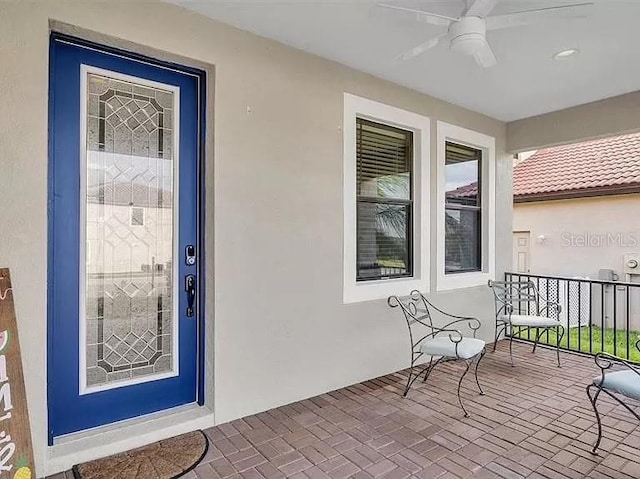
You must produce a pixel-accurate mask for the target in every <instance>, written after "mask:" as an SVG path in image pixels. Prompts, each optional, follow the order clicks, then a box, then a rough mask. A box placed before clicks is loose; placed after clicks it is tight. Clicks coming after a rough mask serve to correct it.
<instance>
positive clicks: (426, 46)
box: [398, 33, 449, 61]
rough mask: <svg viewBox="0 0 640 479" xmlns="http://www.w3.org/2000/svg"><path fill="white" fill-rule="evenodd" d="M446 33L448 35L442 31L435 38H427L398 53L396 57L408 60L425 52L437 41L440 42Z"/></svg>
mask: <svg viewBox="0 0 640 479" xmlns="http://www.w3.org/2000/svg"><path fill="white" fill-rule="evenodd" d="M448 35H449V34H448V33H443V34H442V35H438V36H437V37H435V38H431V39H429V40H427V41H426V42H424V43H421V44H420V45H418V46H416V47H413V48H412V49H411V50H409V51H407V52H405V53H403V54H402V55H400V56H399V57H398V59H399V60H401V61H407V60H410V59H412V58H415V57H417V56H418V55H422V54H423V53H424V52H426V51H427V50H429V49H430V48H433V47H435V46H436V45H437V44H438V43H440V42H441V41H442V40H443V39H444V38H445V37H447V36H448Z"/></svg>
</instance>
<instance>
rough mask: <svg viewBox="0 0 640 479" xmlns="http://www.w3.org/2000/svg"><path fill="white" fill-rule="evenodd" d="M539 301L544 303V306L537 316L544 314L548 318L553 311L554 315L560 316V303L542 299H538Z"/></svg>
mask: <svg viewBox="0 0 640 479" xmlns="http://www.w3.org/2000/svg"><path fill="white" fill-rule="evenodd" d="M540 301H544V303H545V305H544V306H543V307H542V308H541V309H540V312H539V313H538V314H540V315H543V314H544V313H545V312H546V315H547V316H549V313H550V312H551V310H552V309H555V313H556V314H557V315H558V316H560V313H561V312H562V306H561V305H560V303H558V302H556V301H548V300H546V299H543V298H540Z"/></svg>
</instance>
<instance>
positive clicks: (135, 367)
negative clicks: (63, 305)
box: [81, 74, 176, 388]
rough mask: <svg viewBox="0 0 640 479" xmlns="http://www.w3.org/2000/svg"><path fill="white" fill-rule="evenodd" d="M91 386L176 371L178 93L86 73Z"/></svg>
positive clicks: (87, 312)
mask: <svg viewBox="0 0 640 479" xmlns="http://www.w3.org/2000/svg"><path fill="white" fill-rule="evenodd" d="M85 93H86V101H87V135H86V145H85V146H86V149H85V152H86V171H85V175H86V176H85V178H86V198H85V205H84V210H85V218H84V222H85V224H84V231H85V235H86V237H85V244H86V248H85V259H86V267H85V268H86V269H85V285H84V286H85V287H84V304H85V311H84V318H83V319H82V320H83V321H85V330H86V337H85V338H84V344H85V346H86V371H81V374H84V375H85V379H86V381H85V382H86V385H87V386H88V387H89V388H91V387H105V386H107V387H108V386H109V385H111V384H116V383H121V382H122V381H129V380H134V379H135V380H137V379H139V378H142V377H146V376H149V377H152V376H154V375H158V374H164V373H171V372H173V371H174V370H175V365H174V362H173V354H172V352H173V348H174V344H173V338H174V328H175V326H176V325H175V324H174V310H175V307H174V298H173V266H172V265H173V263H174V261H173V245H174V233H173V232H174V221H175V215H174V203H173V199H174V195H173V184H174V177H175V174H176V172H175V171H174V170H175V166H176V161H174V160H175V158H174V155H173V151H172V149H173V148H172V141H170V140H169V141H168V139H170V138H171V137H172V134H173V132H174V131H175V128H174V124H173V120H171V121H166V119H167V118H173V117H175V115H173V112H172V108H173V104H174V98H173V97H174V93H173V92H170V91H164V90H162V89H158V88H150V87H148V86H146V85H139V84H137V83H133V82H128V81H122V80H118V79H114V78H109V77H108V76H103V75H97V74H89V75H88V78H87V91H86V92H85Z"/></svg>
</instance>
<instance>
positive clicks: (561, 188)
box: [513, 133, 640, 201]
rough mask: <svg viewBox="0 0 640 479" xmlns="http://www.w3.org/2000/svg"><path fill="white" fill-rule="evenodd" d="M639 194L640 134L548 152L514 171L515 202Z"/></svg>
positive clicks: (538, 152) (545, 151) (559, 147)
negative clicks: (629, 193) (625, 193)
mask: <svg viewBox="0 0 640 479" xmlns="http://www.w3.org/2000/svg"><path fill="white" fill-rule="evenodd" d="M634 191H638V192H640V133H634V134H629V135H621V136H614V137H609V138H605V139H601V140H592V141H586V142H582V143H574V144H571V145H565V146H558V147H554V148H546V149H544V150H539V151H537V152H536V153H535V154H534V155H532V156H531V157H529V158H527V159H526V160H523V161H522V162H521V163H519V164H518V165H517V166H516V167H515V168H514V176H513V194H514V197H515V199H516V201H526V200H534V199H550V198H551V197H557V198H562V197H571V196H593V195H600V194H616V193H618V194H619V193H623V192H634Z"/></svg>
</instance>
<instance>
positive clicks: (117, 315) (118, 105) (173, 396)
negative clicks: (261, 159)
mask: <svg viewBox="0 0 640 479" xmlns="http://www.w3.org/2000/svg"><path fill="white" fill-rule="evenodd" d="M50 53H51V57H50V61H51V63H50V116H49V135H50V151H49V155H50V158H49V162H50V166H49V179H50V180H49V265H48V266H49V268H48V269H49V296H48V303H49V319H48V321H49V329H48V331H49V336H48V405H49V440H50V442H51V441H53V438H55V437H58V436H61V435H64V434H68V433H71V432H75V431H80V430H84V429H88V428H92V427H96V426H100V425H104V424H108V423H112V422H115V421H119V420H123V419H128V418H133V417H137V416H140V415H144V414H148V413H151V412H155V411H159V410H163V409H168V408H171V407H175V406H179V405H183V404H187V403H192V402H195V401H197V400H202V398H201V397H198V394H197V390H198V386H199V384H198V376H199V374H198V368H199V366H198V364H199V361H198V359H199V347H198V346H199V323H198V317H199V315H198V301H197V300H198V294H197V291H198V289H199V288H198V287H197V286H196V285H199V280H200V278H199V277H198V271H199V267H198V261H199V258H198V257H199V256H200V251H199V247H198V246H199V243H198V237H199V236H198V235H199V231H198V214H199V213H198V204H199V203H198V198H199V193H200V188H199V181H198V178H199V175H198V168H199V155H200V142H201V137H200V135H201V126H202V125H201V123H202V122H201V114H202V112H201V110H200V101H201V96H202V95H201V94H200V88H201V86H202V76H201V75H198V74H194V73H193V72H191V71H189V70H186V69H185V70H181V69H180V68H178V67H176V66H175V65H164V64H162V63H159V62H154V61H151V60H149V59H145V58H142V57H134V56H129V55H127V54H123V53H122V52H119V51H113V50H105V49H101V48H98V47H96V46H95V45H88V44H83V43H79V42H74V41H73V40H72V39H69V38H65V37H60V36H55V35H54V36H52V38H51V52H50Z"/></svg>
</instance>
